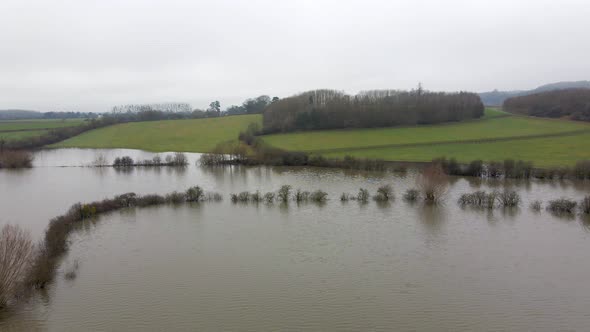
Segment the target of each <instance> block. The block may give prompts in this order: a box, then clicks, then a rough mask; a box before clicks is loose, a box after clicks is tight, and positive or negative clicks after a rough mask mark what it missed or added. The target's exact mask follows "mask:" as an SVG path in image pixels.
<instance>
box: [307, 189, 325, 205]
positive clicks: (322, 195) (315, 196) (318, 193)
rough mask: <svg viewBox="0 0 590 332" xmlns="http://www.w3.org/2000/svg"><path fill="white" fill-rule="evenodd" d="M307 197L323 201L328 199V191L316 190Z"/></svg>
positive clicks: (319, 201)
mask: <svg viewBox="0 0 590 332" xmlns="http://www.w3.org/2000/svg"><path fill="white" fill-rule="evenodd" d="M309 198H310V199H311V200H312V201H314V202H317V203H321V202H325V201H326V200H327V199H328V193H327V192H325V191H322V190H316V191H314V192H313V193H311V195H310V196H309Z"/></svg>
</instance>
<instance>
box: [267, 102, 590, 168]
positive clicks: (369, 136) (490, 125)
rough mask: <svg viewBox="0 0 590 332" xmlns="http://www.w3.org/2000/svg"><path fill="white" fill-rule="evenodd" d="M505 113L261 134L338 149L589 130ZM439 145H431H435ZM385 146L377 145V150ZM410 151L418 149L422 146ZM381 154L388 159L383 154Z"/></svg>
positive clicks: (289, 145)
mask: <svg viewBox="0 0 590 332" xmlns="http://www.w3.org/2000/svg"><path fill="white" fill-rule="evenodd" d="M506 114H507V113H504V112H502V111H498V110H495V109H488V110H486V117H485V118H484V119H482V120H477V121H466V122H460V123H449V124H439V125H428V126H414V127H398V128H394V127H391V128H375V129H350V130H321V131H310V132H296V133H288V134H276V135H268V136H263V140H264V141H265V142H266V143H268V144H270V145H272V146H274V147H277V148H281V149H284V150H291V151H305V152H321V153H337V152H341V151H346V150H355V149H359V148H378V147H381V148H384V147H386V146H392V145H411V144H431V143H432V144H434V143H436V144H440V143H445V142H457V141H472V140H490V139H508V138H516V137H523V136H535V135H536V136H539V135H540V136H542V135H546V134H559V133H567V132H572V131H578V130H589V131H590V125H588V124H586V123H578V122H571V121H555V120H546V119H538V118H530V117H519V116H506ZM438 147H439V146H437V147H436V148H434V149H438ZM426 149H427V148H426ZM387 150H388V149H380V150H379V151H387ZM412 151H421V149H414V150H412ZM387 155H389V154H387ZM381 158H383V159H388V157H386V156H385V155H384V156H381ZM486 159H487V158H486Z"/></svg>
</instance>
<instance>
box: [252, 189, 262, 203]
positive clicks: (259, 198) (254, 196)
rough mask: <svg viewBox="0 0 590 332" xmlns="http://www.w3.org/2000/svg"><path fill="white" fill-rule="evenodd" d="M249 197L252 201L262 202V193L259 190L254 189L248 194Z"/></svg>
mask: <svg viewBox="0 0 590 332" xmlns="http://www.w3.org/2000/svg"><path fill="white" fill-rule="evenodd" d="M250 199H251V200H252V202H255V203H259V202H262V199H263V197H262V194H261V193H260V191H258V190H256V192H255V193H253V194H252V195H250Z"/></svg>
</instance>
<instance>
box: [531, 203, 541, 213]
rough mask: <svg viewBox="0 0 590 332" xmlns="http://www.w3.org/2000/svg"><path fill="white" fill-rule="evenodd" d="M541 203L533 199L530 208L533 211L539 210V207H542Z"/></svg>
mask: <svg viewBox="0 0 590 332" xmlns="http://www.w3.org/2000/svg"><path fill="white" fill-rule="evenodd" d="M542 205H543V203H542V202H541V201H533V202H532V203H531V210H533V211H537V212H538V211H541V207H542Z"/></svg>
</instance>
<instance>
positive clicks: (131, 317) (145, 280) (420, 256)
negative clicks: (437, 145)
mask: <svg viewBox="0 0 590 332" xmlns="http://www.w3.org/2000/svg"><path fill="white" fill-rule="evenodd" d="M99 153H103V154H105V155H106V156H107V158H109V159H110V160H112V159H113V158H114V157H116V156H122V155H132V156H133V157H139V156H141V157H142V158H149V157H151V156H152V155H153V154H151V153H148V152H142V151H134V150H79V149H64V150H47V151H41V152H39V153H38V154H37V155H36V159H35V164H36V166H37V167H35V168H33V169H27V170H19V171H9V170H2V171H0V211H2V212H1V214H0V226H1V225H3V224H4V223H16V224H19V225H22V226H23V227H25V228H27V229H30V230H31V232H32V233H33V234H34V236H35V237H37V238H40V237H41V235H42V232H43V230H44V229H45V227H46V226H47V222H48V220H49V219H50V218H51V217H53V216H56V215H59V214H62V213H63V212H65V210H66V209H67V208H68V207H69V206H70V205H72V204H73V203H75V202H79V201H82V202H85V201H91V200H97V199H102V198H106V197H112V196H114V195H116V194H120V193H124V192H130V191H134V192H136V193H141V194H146V193H167V192H170V191H173V190H185V189H186V188H188V187H190V186H193V185H200V186H202V187H204V188H205V189H206V190H208V191H217V192H219V193H222V194H223V195H224V201H223V202H219V203H214V202H209V203H203V204H192V205H182V206H177V207H174V206H165V207H156V208H143V209H140V208H138V209H128V210H123V211H119V212H115V213H111V214H107V215H103V216H100V217H98V218H97V219H96V220H92V221H85V222H83V223H82V224H81V226H80V229H79V230H78V231H76V232H75V233H74V235H73V236H72V237H71V250H70V251H69V253H68V255H67V256H66V257H64V259H63V263H62V266H61V268H60V272H59V273H60V274H59V275H58V277H57V278H56V282H55V283H54V284H52V285H51V286H50V287H49V288H48V289H47V290H46V291H45V292H43V293H39V294H38V295H36V296H34V298H32V299H31V300H30V301H29V302H28V303H26V304H23V305H21V306H18V307H16V308H12V309H11V310H8V311H4V312H0V330H2V331H5V330H7V331H11V330H14V331H21V330H22V331H30V330H49V331H69V330H72V331H88V330H99V331H146V330H155V331H157V330H186V331H188V330H191V331H193V330H201V331H217V330H240V331H268V330H310V331H317V330H354V331H359V330H360V331H381V330H383V331H391V330H397V331H405V330H420V331H451V330H452V331H457V330H519V331H531V330H537V331H539V330H545V331H556V330H568V331H569V330H578V331H587V330H589V329H590V311H589V310H588V308H590V287H589V286H588V280H590V263H589V262H588V259H587V256H588V252H590V232H589V231H590V221H588V220H585V219H584V218H583V217H581V216H561V217H557V216H553V215H551V214H550V213H548V212H546V211H542V212H540V213H536V212H533V211H531V210H529V208H528V205H529V203H530V202H531V201H533V200H537V199H538V200H543V201H545V202H546V201H548V200H549V199H554V198H559V197H569V198H573V199H576V200H579V199H581V198H582V197H583V196H584V195H587V194H588V193H589V192H590V185H589V184H588V183H581V182H578V183H574V182H559V181H554V182H542V181H520V182H519V181H506V182H505V181H499V180H496V181H481V180H477V179H467V178H454V179H452V183H451V186H450V189H449V193H448V195H447V197H446V200H445V202H444V203H443V204H442V205H440V206H436V207H433V206H424V205H422V204H420V203H418V204H409V203H407V202H404V201H403V199H402V198H401V196H402V194H403V192H404V191H405V190H406V189H408V188H410V187H413V186H414V174H413V173H412V172H408V173H407V174H380V173H367V172H350V171H343V170H335V169H319V168H279V167H252V168H244V167H224V168H209V169H208V168H201V167H198V166H195V164H194V160H195V159H196V158H197V157H198V156H197V155H191V156H190V157H191V160H192V162H191V165H190V166H188V167H186V168H185V169H178V168H165V167H163V168H135V169H132V170H130V171H128V172H122V171H117V170H115V169H112V168H90V167H59V166H63V165H67V166H79V165H85V164H88V163H90V162H91V161H92V160H93V159H95V158H96V156H97V155H98V154H99ZM386 183H390V184H392V185H393V186H394V188H395V193H396V200H395V201H392V202H390V203H387V204H377V203H376V202H370V203H368V204H366V205H360V204H358V203H357V202H348V203H341V202H340V201H339V196H340V194H341V193H342V192H350V193H354V192H356V191H358V189H359V188H360V187H366V188H368V189H369V190H370V191H371V192H373V193H374V192H375V190H376V188H377V187H378V186H379V185H382V184H386ZM283 184H291V185H292V186H293V187H294V188H301V189H305V190H315V189H320V188H321V189H323V190H325V191H327V192H328V193H329V195H330V196H329V198H330V200H329V201H328V202H326V203H325V204H322V205H317V204H311V203H310V204H300V205H297V204H296V203H294V202H292V203H290V204H288V205H282V204H278V203H275V204H273V205H266V204H258V205H256V204H245V205H244V204H232V203H231V202H230V200H229V198H228V195H229V193H232V192H239V191H243V190H248V191H255V190H260V191H263V192H265V191H271V190H276V189H278V188H279V187H280V186H281V185H283ZM504 187H510V188H513V189H516V190H517V191H518V192H519V193H520V195H521V196H522V198H523V204H522V206H521V207H520V208H519V209H512V210H502V209H496V210H493V211H492V212H489V211H481V210H474V209H463V208H461V207H460V206H458V205H457V203H456V201H457V198H458V196H459V195H460V194H462V193H465V192H472V191H475V190H494V189H502V188H504ZM76 261H77V262H79V269H78V272H77V277H76V278H75V279H73V280H67V279H66V278H64V273H65V271H67V270H69V269H71V267H72V266H73V265H74V262H76Z"/></svg>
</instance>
